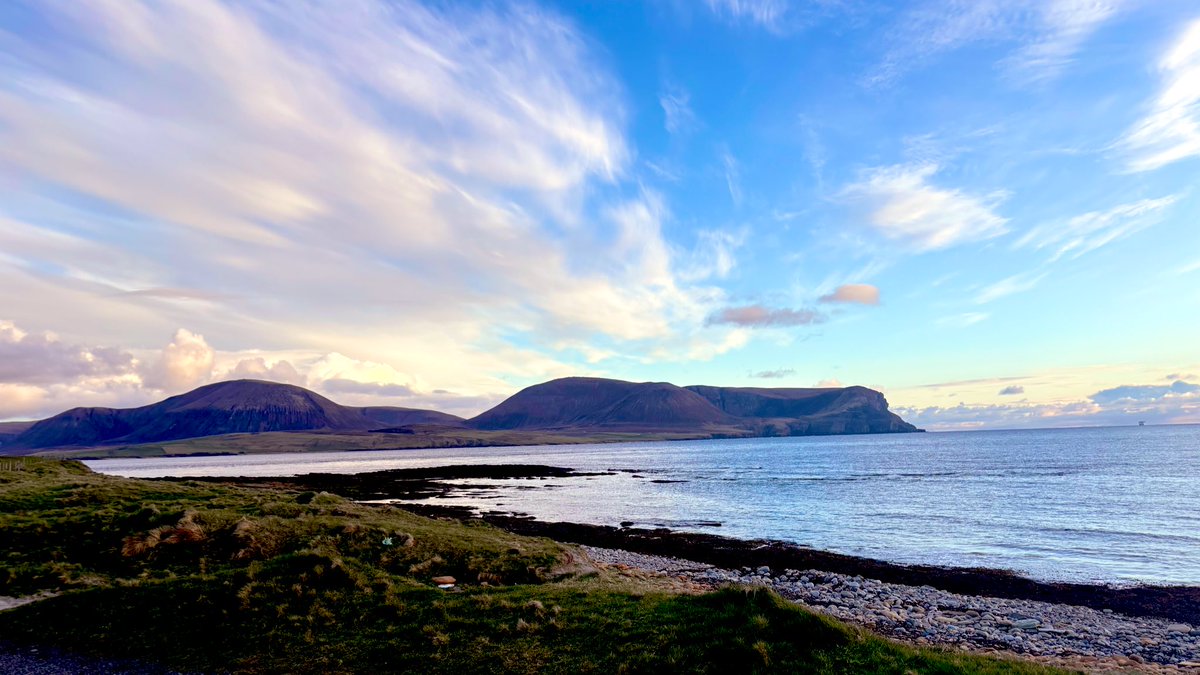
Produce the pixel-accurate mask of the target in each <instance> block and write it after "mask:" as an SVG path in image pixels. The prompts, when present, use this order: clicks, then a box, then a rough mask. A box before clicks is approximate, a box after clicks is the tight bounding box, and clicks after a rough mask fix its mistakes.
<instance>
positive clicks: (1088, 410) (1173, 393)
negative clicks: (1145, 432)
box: [893, 382, 1200, 430]
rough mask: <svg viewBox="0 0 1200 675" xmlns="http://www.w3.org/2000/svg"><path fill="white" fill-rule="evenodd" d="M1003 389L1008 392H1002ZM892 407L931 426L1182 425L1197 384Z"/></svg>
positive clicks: (1199, 403) (1192, 419) (1199, 408)
mask: <svg viewBox="0 0 1200 675" xmlns="http://www.w3.org/2000/svg"><path fill="white" fill-rule="evenodd" d="M1009 389H1014V390H1015V389H1022V388H1021V387H1010V388H1009ZM1012 393H1013V394H1017V393H1021V392H1017V391H1014V392H1012ZM1001 394H1002V395H1008V394H1005V392H1004V391H1002V392H1001ZM893 411H894V412H896V414H898V415H900V416H901V417H903V418H904V419H905V420H906V421H908V422H911V423H913V424H916V425H917V426H919V427H923V428H928V429H932V430H955V429H978V428H989V429H1003V428H1048V427H1077V426H1108V425H1133V424H1137V423H1138V422H1141V421H1144V422H1147V423H1149V424H1186V423H1196V422H1200V385H1196V384H1190V383H1187V382H1175V383H1173V384H1172V385H1169V386H1159V385H1126V386H1120V387H1114V388H1111V389H1106V390H1102V391H1099V392H1096V393H1094V394H1091V395H1090V396H1088V398H1087V399H1086V400H1074V399H1063V400H1058V401H1045V402H1032V401H1021V402H1018V403H987V404H983V403H976V404H972V403H960V404H958V405H956V406H938V405H934V406H926V407H915V406H903V405H900V406H893Z"/></svg>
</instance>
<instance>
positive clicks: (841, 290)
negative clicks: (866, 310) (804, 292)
mask: <svg viewBox="0 0 1200 675" xmlns="http://www.w3.org/2000/svg"><path fill="white" fill-rule="evenodd" d="M820 301H821V302H840V303H851V304H858V305H878V304H879V289H878V288H876V287H875V286H872V285H871V284H842V285H841V286H838V287H837V288H835V289H833V292H832V293H829V294H828V295H822V296H821V297H820Z"/></svg>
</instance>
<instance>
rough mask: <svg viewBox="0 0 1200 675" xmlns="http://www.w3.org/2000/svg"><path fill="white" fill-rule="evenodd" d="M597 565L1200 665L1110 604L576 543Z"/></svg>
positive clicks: (1174, 633)
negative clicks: (718, 563) (962, 590)
mask: <svg viewBox="0 0 1200 675" xmlns="http://www.w3.org/2000/svg"><path fill="white" fill-rule="evenodd" d="M582 548H583V550H584V551H585V552H586V553H587V554H588V556H589V557H590V558H591V559H592V560H593V561H594V562H595V563H597V564H599V565H607V566H615V567H617V568H618V569H624V570H634V571H636V572H637V573H641V574H648V575H654V576H669V577H674V578H677V579H679V580H680V581H686V582H688V583H693V584H698V585H701V586H709V587H712V586H720V585H725V584H746V585H758V586H769V587H771V588H772V589H774V590H775V591H776V592H777V593H779V594H780V595H781V596H782V597H784V598H787V599H789V600H792V601H794V602H796V603H798V604H801V605H804V606H805V607H808V608H810V609H813V610H815V611H818V612H822V613H825V614H828V615H830V616H832V617H835V618H838V619H841V620H844V621H848V622H851V623H854V624H856V625H859V626H863V627H866V628H869V629H871V630H873V631H875V632H876V633H879V634H881V635H884V636H887V637H891V638H895V639H898V640H901V641H905V642H911V643H915V644H921V645H943V646H947V647H952V648H962V649H967V650H971V651H981V652H997V651H999V652H1009V653H1013V654H1017V655H1022V656H1026V657H1031V658H1036V659H1038V660H1042V661H1047V662H1051V663H1055V664H1058V665H1063V666H1068V667H1074V668H1079V669H1081V670H1085V671H1093V672H1112V671H1114V670H1115V671H1121V670H1132V671H1144V672H1184V673H1200V627H1198V626H1192V625H1190V624H1185V623H1178V622H1174V621H1169V620H1162V619H1155V618H1147V617H1130V616H1124V615H1122V614H1118V613H1115V612H1112V611H1111V610H1104V611H1101V610H1095V609H1091V608H1088V607H1079V606H1075V605H1064V604H1054V603H1047V602H1038V601H1033V600H1013V599H1005V598H991V597H985V596H972V595H959V594H956V593H950V592H946V591H942V590H938V589H935V588H932V587H929V586H906V585H901V584H893V583H885V582H881V581H877V580H874V579H868V578H863V577H861V576H851V575H844V574H836V573H830V572H822V571H819V570H794V569H771V568H769V567H757V568H750V567H743V568H740V569H721V568H719V567H715V566H713V565H709V564H706V563H701V562H695V561H689V560H681V559H678V558H668V557H662V556H655V555H646V554H641V553H634V552H630V551H622V550H618V549H607V548H595V547H590V546H584V547H582Z"/></svg>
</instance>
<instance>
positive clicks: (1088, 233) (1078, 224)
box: [1015, 195, 1179, 260]
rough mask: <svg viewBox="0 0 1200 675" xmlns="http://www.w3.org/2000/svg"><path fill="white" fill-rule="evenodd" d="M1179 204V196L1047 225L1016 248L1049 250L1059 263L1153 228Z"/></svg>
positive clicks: (1032, 232)
mask: <svg viewBox="0 0 1200 675" xmlns="http://www.w3.org/2000/svg"><path fill="white" fill-rule="evenodd" d="M1178 200H1179V196H1178V195H1172V196H1168V197H1161V198H1159V199H1142V200H1140V201H1137V202H1133V203H1130V204H1121V205H1119V206H1114V207H1113V208H1111V209H1108V210H1105V211H1091V212H1088V213H1084V214H1080V215H1078V216H1075V217H1074V218H1071V219H1070V220H1068V221H1066V222H1065V223H1063V222H1053V223H1047V224H1045V225H1041V226H1039V227H1035V228H1034V229H1032V230H1030V231H1029V232H1028V233H1026V234H1025V235H1024V236H1022V237H1021V238H1020V239H1019V240H1018V241H1017V243H1016V244H1015V246H1017V247H1023V246H1032V247H1033V248H1036V249H1039V250H1040V249H1043V248H1052V249H1054V255H1053V257H1052V258H1051V260H1058V259H1059V258H1061V257H1063V256H1064V255H1067V254H1068V253H1073V254H1074V255H1072V257H1073V258H1078V257H1079V256H1081V255H1083V254H1085V253H1088V252H1090V251H1094V250H1096V249H1098V248H1100V247H1101V246H1104V245H1106V244H1109V243H1111V242H1114V241H1116V240H1118V239H1121V238H1123V237H1127V236H1129V235H1131V234H1133V233H1135V232H1137V231H1139V230H1142V229H1144V228H1146V227H1149V226H1151V225H1153V224H1155V223H1156V222H1158V221H1159V219H1160V218H1161V217H1162V215H1163V211H1165V210H1166V209H1167V207H1169V206H1171V205H1172V204H1174V203H1175V202H1176V201H1178Z"/></svg>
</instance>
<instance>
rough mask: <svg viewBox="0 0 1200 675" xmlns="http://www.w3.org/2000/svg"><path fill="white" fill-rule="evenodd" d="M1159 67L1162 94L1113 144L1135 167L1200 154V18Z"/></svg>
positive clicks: (1129, 167) (1148, 168)
mask: <svg viewBox="0 0 1200 675" xmlns="http://www.w3.org/2000/svg"><path fill="white" fill-rule="evenodd" d="M1158 70H1159V73H1160V77H1161V79H1162V83H1161V86H1160V88H1159V91H1158V95H1157V96H1156V97H1155V98H1154V100H1153V101H1151V102H1150V104H1149V106H1148V108H1149V109H1148V111H1147V112H1146V114H1145V116H1143V117H1142V118H1141V119H1140V120H1138V121H1137V122H1136V123H1135V124H1134V125H1133V126H1132V127H1130V128H1129V129H1128V130H1127V131H1126V132H1125V133H1124V135H1122V136H1121V138H1119V139H1118V140H1117V142H1116V143H1115V144H1114V145H1113V149H1114V150H1116V151H1117V152H1118V153H1120V155H1121V156H1122V157H1123V158H1124V161H1125V168H1126V170H1128V171H1130V172H1133V173H1137V172H1142V171H1153V170H1155V169H1159V168H1162V167H1164V166H1167V165H1168V164H1173V163H1175V162H1178V161H1181V160H1185V159H1189V158H1194V157H1197V156H1200V20H1195V21H1193V22H1192V23H1190V24H1188V26H1187V27H1186V28H1185V29H1184V30H1183V33H1182V34H1181V35H1180V36H1179V38H1178V39H1177V40H1176V42H1175V43H1174V44H1173V45H1172V46H1171V48H1170V49H1168V50H1167V52H1166V54H1165V55H1164V56H1163V58H1162V59H1161V60H1160V61H1159V63H1158Z"/></svg>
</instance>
